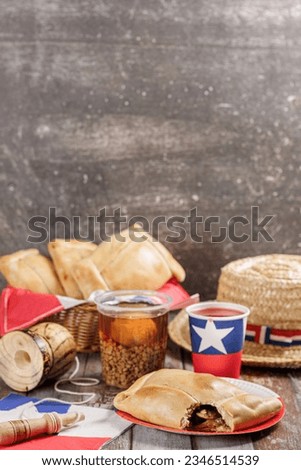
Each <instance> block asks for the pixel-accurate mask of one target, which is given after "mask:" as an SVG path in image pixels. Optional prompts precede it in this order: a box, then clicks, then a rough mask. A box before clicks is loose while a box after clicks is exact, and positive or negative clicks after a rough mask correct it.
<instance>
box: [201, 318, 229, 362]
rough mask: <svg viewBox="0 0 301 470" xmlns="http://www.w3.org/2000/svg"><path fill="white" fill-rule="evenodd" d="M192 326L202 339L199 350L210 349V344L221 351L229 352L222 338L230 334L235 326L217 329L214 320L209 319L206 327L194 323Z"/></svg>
mask: <svg viewBox="0 0 301 470" xmlns="http://www.w3.org/2000/svg"><path fill="white" fill-rule="evenodd" d="M192 328H193V329H194V331H195V332H196V334H197V335H198V336H199V337H200V338H201V340H202V341H201V343H200V347H199V352H202V351H205V349H208V348H210V346H212V347H213V348H215V349H217V350H218V351H220V352H221V353H223V354H227V351H226V348H225V346H224V344H223V342H222V339H223V338H225V337H226V336H228V335H229V334H230V333H231V331H233V330H234V327H232V328H222V329H217V328H216V327H215V324H214V322H213V321H207V323H206V326H205V328H200V327H199V326H194V325H192Z"/></svg>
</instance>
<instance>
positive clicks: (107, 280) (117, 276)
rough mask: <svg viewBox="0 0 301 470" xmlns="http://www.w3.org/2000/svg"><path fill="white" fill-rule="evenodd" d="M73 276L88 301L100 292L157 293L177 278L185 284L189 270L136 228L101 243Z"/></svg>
mask: <svg viewBox="0 0 301 470" xmlns="http://www.w3.org/2000/svg"><path fill="white" fill-rule="evenodd" d="M73 276H74V279H75V280H76V282H77V285H78V287H79V289H80V290H81V292H82V293H83V295H84V298H88V297H89V295H90V294H91V292H93V291H94V290H98V289H104V290H118V289H147V290H156V289H159V288H160V287H161V286H163V284H165V283H166V282H167V281H168V280H169V279H170V278H171V277H173V276H175V277H176V278H177V280H178V281H179V282H182V281H183V280H184V278H185V271H184V269H183V268H182V266H181V265H180V264H179V263H178V262H177V261H176V260H175V258H174V257H173V256H172V255H171V253H169V251H168V250H167V249H166V248H165V247H164V246H163V245H162V244H161V243H160V242H158V241H156V240H154V239H153V238H152V237H151V236H150V235H149V234H148V233H146V232H145V231H144V230H143V229H142V228H141V227H139V226H138V227H137V226H134V227H131V228H130V229H126V230H123V231H122V232H120V233H115V234H113V235H112V236H111V238H110V240H109V241H103V242H102V243H100V245H98V247H97V248H96V250H94V251H93V253H92V254H91V255H90V256H88V257H87V258H84V259H82V260H81V261H79V262H78V263H76V264H75V265H74V269H73Z"/></svg>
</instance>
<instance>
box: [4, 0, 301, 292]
mask: <svg viewBox="0 0 301 470" xmlns="http://www.w3.org/2000/svg"><path fill="white" fill-rule="evenodd" d="M300 85H301V7H300V3H299V2H298V1H297V0H256V1H252V2H250V1H249V0H216V1H214V2H213V1H211V0H184V1H183V0H182V1H180V0H170V1H169V0H160V1H151V2H150V1H147V0H140V1H136V0H122V1H117V0H83V1H79V0H39V1H33V0H22V1H20V0H0V103H1V106H0V158H1V162H0V164H1V185H0V194H1V210H0V237H1V252H0V254H5V253H8V252H11V251H15V250H16V249H21V248H25V247H27V246H30V244H29V243H28V242H27V241H26V239H27V236H28V229H27V222H28V220H29V218H30V217H32V216H34V215H37V214H39V215H44V216H47V215H48V208H49V207H50V206H52V207H56V208H57V214H60V215H65V216H66V217H72V216H74V215H79V216H81V217H82V219H81V220H82V226H83V229H84V228H85V223H84V222H85V217H86V216H87V215H91V216H93V215H97V213H98V211H99V209H100V208H102V207H106V208H107V209H108V213H112V210H113V209H114V208H116V207H121V208H122V211H123V213H124V214H126V215H128V216H134V215H143V216H145V217H147V218H149V219H150V220H151V219H152V218H153V217H155V216H157V215H166V216H173V215H181V216H184V217H186V216H187V215H188V214H189V210H190V209H191V208H193V207H197V208H198V212H199V214H201V215H203V217H208V216H210V215H213V216H221V218H222V221H221V225H225V224H226V223H227V221H228V220H229V218H230V217H232V216H234V215H240V216H249V214H250V210H251V206H258V207H259V208H260V214H261V215H262V216H264V215H266V214H273V215H274V216H275V217H274V218H273V220H272V222H271V223H270V224H269V232H270V234H271V236H272V237H273V238H274V242H273V243H271V242H269V243H268V242H266V241H265V240H264V239H263V238H262V237H259V238H260V241H259V242H251V241H250V240H248V241H247V242H245V243H233V242H232V241H231V240H229V239H227V240H225V241H224V242H221V243H212V240H211V236H212V233H211V234H210V233H204V234H203V235H204V242H203V243H196V242H193V241H192V240H191V239H190V238H189V236H188V237H187V239H186V240H185V241H182V242H181V243H178V244H175V243H169V244H168V246H169V248H170V249H171V250H172V252H173V253H174V254H175V256H176V257H177V258H178V259H180V260H181V261H182V263H183V265H184V266H185V267H186V269H187V280H186V282H185V285H186V287H187V288H188V289H189V291H191V292H194V291H199V292H201V294H203V296H204V297H207V298H208V297H213V296H214V294H215V289H216V280H217V278H218V275H219V269H220V267H221V266H222V265H223V264H225V263H226V262H228V261H229V260H232V259H235V258H238V257H243V256H248V255H255V254H259V253H268V252H277V251H278V252H285V253H300V249H301V240H300V198H301V195H300V184H299V175H300V169H301V158H300V140H301V133H300V127H301V120H300V115H301V94H300V89H301V87H300ZM215 227H216V229H217V228H218V227H217V226H215ZM245 229H247V230H249V228H248V227H245ZM200 232H202V227H201V226H200ZM214 233H215V232H214ZM238 233H241V231H240V232H239V231H238ZM248 233H249V232H248ZM155 234H156V233H155ZM158 235H159V237H160V239H161V240H162V241H164V238H165V235H166V230H165V229H164V227H162V229H161V230H160V231H159V234H158ZM45 246H46V243H42V244H41V245H39V246H38V247H39V248H41V249H42V251H43V250H44V252H45ZM2 285H3V283H2Z"/></svg>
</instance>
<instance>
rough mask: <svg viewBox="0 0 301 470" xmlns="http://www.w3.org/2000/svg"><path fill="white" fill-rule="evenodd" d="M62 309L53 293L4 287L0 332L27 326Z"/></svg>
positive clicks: (1, 299) (0, 308) (0, 305)
mask: <svg viewBox="0 0 301 470" xmlns="http://www.w3.org/2000/svg"><path fill="white" fill-rule="evenodd" d="M63 309H64V307H63V305H62V304H61V303H60V301H59V299H58V298H57V297H56V296H55V295H50V294H37V293H36V292H32V291H30V290H26V289H17V288H15V287H10V286H9V287H6V288H5V289H3V291H2V294H1V298H0V334H1V335H2V336H3V335H4V334H5V333H8V332H9V331H13V330H19V329H20V330H21V329H23V328H27V327H29V326H31V325H33V324H34V323H36V322H37V321H40V320H42V319H43V318H46V317H48V316H49V315H52V314H53V313H57V312H60V311H61V310H63Z"/></svg>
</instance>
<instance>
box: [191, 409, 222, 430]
mask: <svg viewBox="0 0 301 470" xmlns="http://www.w3.org/2000/svg"><path fill="white" fill-rule="evenodd" d="M187 411H188V413H187V416H186V417H185V419H184V420H183V421H184V422H185V424H184V422H183V424H184V426H185V429H190V430H194V431H226V430H227V428H228V426H227V425H226V424H225V421H224V420H223V418H222V417H221V415H220V413H219V412H218V411H217V409H216V408H215V407H214V406H212V405H197V406H195V407H194V408H193V409H191V408H190V410H187ZM228 430H229V429H228Z"/></svg>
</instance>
